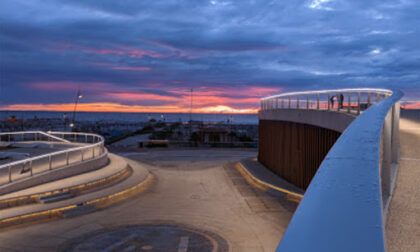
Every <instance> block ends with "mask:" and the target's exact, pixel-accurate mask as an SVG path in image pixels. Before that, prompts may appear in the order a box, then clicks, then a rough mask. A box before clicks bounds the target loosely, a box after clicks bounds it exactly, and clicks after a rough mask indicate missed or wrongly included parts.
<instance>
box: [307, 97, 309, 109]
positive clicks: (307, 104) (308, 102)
mask: <svg viewBox="0 0 420 252" xmlns="http://www.w3.org/2000/svg"><path fill="white" fill-rule="evenodd" d="M306 109H309V95H306Z"/></svg>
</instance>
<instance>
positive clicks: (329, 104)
mask: <svg viewBox="0 0 420 252" xmlns="http://www.w3.org/2000/svg"><path fill="white" fill-rule="evenodd" d="M330 99H331V94H330V93H328V111H330V106H331V103H330Z"/></svg>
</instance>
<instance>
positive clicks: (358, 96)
mask: <svg viewBox="0 0 420 252" xmlns="http://www.w3.org/2000/svg"><path fill="white" fill-rule="evenodd" d="M357 114H358V115H359V114H360V92H357Z"/></svg>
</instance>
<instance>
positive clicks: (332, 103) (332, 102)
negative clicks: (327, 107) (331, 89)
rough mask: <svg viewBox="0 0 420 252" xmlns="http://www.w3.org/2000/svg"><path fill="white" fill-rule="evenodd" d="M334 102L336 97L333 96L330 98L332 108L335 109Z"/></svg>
mask: <svg viewBox="0 0 420 252" xmlns="http://www.w3.org/2000/svg"><path fill="white" fill-rule="evenodd" d="M334 100H335V96H334V95H333V96H331V98H330V102H331V108H334Z"/></svg>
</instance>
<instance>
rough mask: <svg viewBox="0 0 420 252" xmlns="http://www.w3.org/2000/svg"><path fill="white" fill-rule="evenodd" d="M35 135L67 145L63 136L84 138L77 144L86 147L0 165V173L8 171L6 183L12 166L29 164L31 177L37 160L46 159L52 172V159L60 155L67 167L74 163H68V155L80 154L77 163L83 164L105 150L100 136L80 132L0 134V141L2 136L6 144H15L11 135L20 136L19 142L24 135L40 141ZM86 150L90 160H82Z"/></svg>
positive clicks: (10, 178)
mask: <svg viewBox="0 0 420 252" xmlns="http://www.w3.org/2000/svg"><path fill="white" fill-rule="evenodd" d="M37 134H40V135H44V136H47V137H48V140H50V139H54V140H57V141H59V142H67V143H71V141H68V140H66V139H65V136H67V135H70V136H73V139H74V140H77V137H76V136H84V140H85V141H83V142H78V143H86V144H87V145H85V146H77V147H72V148H69V149H65V150H60V151H55V152H51V153H48V154H43V155H38V156H36V157H31V158H26V159H23V160H17V161H14V162H9V163H6V164H3V165H0V171H1V170H3V169H8V174H9V179H8V183H10V182H12V176H11V170H12V167H14V166H20V165H21V166H23V167H25V165H26V164H27V163H29V164H30V167H29V169H30V172H31V173H30V175H31V176H32V175H33V172H32V163H33V162H34V161H37V160H42V159H48V162H49V170H52V169H53V168H54V167H52V159H53V158H54V157H56V156H59V155H62V154H66V162H65V164H66V165H64V166H67V165H69V164H71V163H74V162H70V161H69V154H70V153H74V152H80V153H81V160H80V161H77V162H83V161H87V160H90V159H94V158H96V157H98V156H101V155H102V154H104V153H105V148H104V143H105V139H104V138H103V137H102V136H101V135H97V134H93V133H81V132H48V133H45V132H42V131H21V132H1V133H0V140H1V139H2V137H3V138H4V136H7V139H8V140H9V141H8V142H16V141H10V140H11V138H10V136H11V135H21V136H22V138H21V140H25V137H24V135H30V136H33V137H34V140H35V141H37V140H40V139H39V138H38V137H37ZM57 135H59V136H62V137H61V138H60V137H58V136H57ZM88 137H91V139H92V143H88ZM3 142H4V141H3ZM18 142H19V141H18ZM74 142H77V141H74ZM95 148H99V154H97V155H95V154H96V153H95ZM86 150H92V157H91V158H90V159H84V152H85V151H86ZM64 166H60V167H64ZM55 168H58V167H55Z"/></svg>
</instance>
